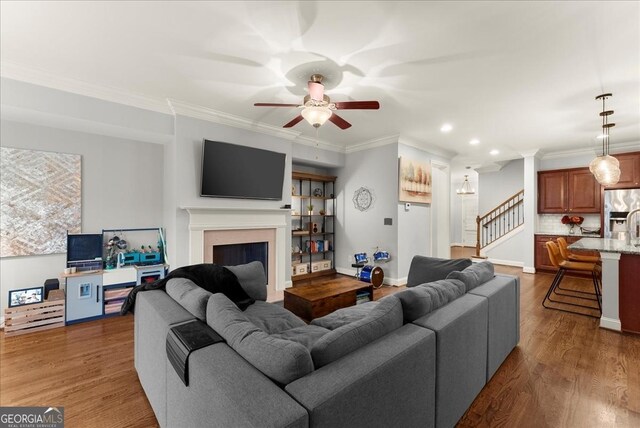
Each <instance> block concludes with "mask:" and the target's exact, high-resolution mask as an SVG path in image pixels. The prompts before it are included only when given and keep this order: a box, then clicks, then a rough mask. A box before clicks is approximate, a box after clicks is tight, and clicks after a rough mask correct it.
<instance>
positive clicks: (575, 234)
mask: <svg viewBox="0 0 640 428" xmlns="http://www.w3.org/2000/svg"><path fill="white" fill-rule="evenodd" d="M534 235H545V236H547V235H548V236H581V237H585V238H599V237H600V234H599V233H596V234H595V235H594V234H592V233H580V232H578V233H568V232H559V233H558V232H535V233H534Z"/></svg>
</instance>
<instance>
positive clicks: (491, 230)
mask: <svg viewBox="0 0 640 428" xmlns="http://www.w3.org/2000/svg"><path fill="white" fill-rule="evenodd" d="M523 203H524V190H521V191H519V192H518V193H516V194H515V195H513V196H511V197H510V198H509V199H507V200H506V201H504V202H503V203H501V204H500V205H498V206H497V207H495V208H494V209H492V210H491V211H489V212H488V213H487V214H485V215H483V216H482V217H480V216H478V217H476V255H475V257H481V256H480V250H482V249H483V248H485V247H486V246H487V245H489V244H491V243H492V242H495V241H497V240H498V239H500V238H502V237H503V236H505V235H506V234H508V233H509V232H511V231H513V230H515V229H516V228H517V227H518V226H521V225H523V224H524V208H523Z"/></svg>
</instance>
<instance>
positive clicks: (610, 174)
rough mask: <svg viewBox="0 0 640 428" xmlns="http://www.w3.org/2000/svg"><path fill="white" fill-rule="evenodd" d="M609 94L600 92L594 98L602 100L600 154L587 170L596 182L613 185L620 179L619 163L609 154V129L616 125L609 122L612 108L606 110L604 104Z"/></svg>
mask: <svg viewBox="0 0 640 428" xmlns="http://www.w3.org/2000/svg"><path fill="white" fill-rule="evenodd" d="M610 96H611V94H602V95H598V96H597V97H596V100H602V112H601V113H600V116H601V117H602V155H601V156H597V157H596V158H595V159H594V160H592V161H591V163H590V164H589V171H591V173H592V174H593V175H594V176H595V178H596V180H598V183H600V184H602V185H603V186H613V185H614V184H616V183H617V182H618V181H619V180H620V163H619V162H618V159H616V158H614V157H613V156H610V155H609V129H610V128H613V127H614V126H616V124H615V123H609V116H611V115H612V114H613V110H606V109H605V106H604V102H605V100H606V99H607V98H608V97H610Z"/></svg>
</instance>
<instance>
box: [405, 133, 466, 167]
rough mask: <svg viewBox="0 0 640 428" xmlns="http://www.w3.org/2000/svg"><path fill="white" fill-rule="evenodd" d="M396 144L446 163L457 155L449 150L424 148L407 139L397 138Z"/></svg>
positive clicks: (418, 143)
mask: <svg viewBox="0 0 640 428" xmlns="http://www.w3.org/2000/svg"><path fill="white" fill-rule="evenodd" d="M398 143H400V144H404V145H405V146H409V147H413V148H414V149H418V150H421V151H423V152H425V153H428V154H430V155H434V156H439V157H441V158H444V159H446V160H448V161H450V160H451V159H453V158H454V156H456V155H457V153H456V152H453V151H451V150H445V149H441V148H439V147H424V145H422V144H421V143H420V142H418V141H416V140H413V139H411V138H407V137H402V136H400V137H399V138H398Z"/></svg>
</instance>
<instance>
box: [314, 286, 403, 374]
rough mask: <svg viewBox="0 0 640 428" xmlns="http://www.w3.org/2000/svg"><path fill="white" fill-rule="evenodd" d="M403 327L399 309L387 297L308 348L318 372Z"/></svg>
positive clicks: (391, 299)
mask: <svg viewBox="0 0 640 428" xmlns="http://www.w3.org/2000/svg"><path fill="white" fill-rule="evenodd" d="M400 327H402V305H401V304H400V301H399V300H398V299H397V298H396V297H395V296H387V297H385V298H384V299H381V300H380V301H379V303H378V304H377V305H376V306H375V307H374V308H373V309H371V311H370V312H369V314H368V315H367V316H365V317H364V318H361V319H359V320H357V321H354V322H351V323H349V324H345V325H343V326H342V327H338V328H336V329H335V330H332V331H330V332H329V333H327V334H325V335H324V336H322V337H321V338H320V339H319V340H318V341H317V342H315V344H314V345H313V347H312V348H311V357H312V358H313V363H314V365H315V367H316V369H317V368H320V367H322V366H325V365H327V364H329V363H331V362H332V361H335V360H337V359H339V358H341V357H343V356H344V355H347V354H349V353H351V352H353V351H355V350H356V349H358V348H361V347H363V346H365V345H367V344H368V343H371V342H373V341H374V340H376V339H378V338H380V337H382V336H384V335H386V334H387V333H390V332H392V331H394V330H396V329H398V328H400Z"/></svg>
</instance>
